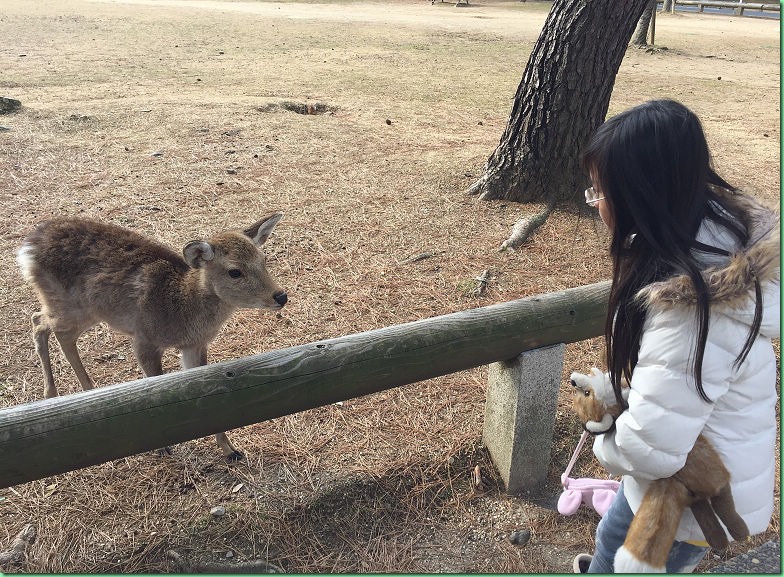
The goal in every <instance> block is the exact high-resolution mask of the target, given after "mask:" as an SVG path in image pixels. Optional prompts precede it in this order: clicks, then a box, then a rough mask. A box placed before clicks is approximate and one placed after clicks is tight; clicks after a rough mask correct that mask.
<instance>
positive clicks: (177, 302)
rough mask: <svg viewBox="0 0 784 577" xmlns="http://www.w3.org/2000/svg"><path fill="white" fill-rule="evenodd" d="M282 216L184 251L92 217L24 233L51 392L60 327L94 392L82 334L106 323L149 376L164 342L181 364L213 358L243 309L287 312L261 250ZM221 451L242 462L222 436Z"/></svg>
mask: <svg viewBox="0 0 784 577" xmlns="http://www.w3.org/2000/svg"><path fill="white" fill-rule="evenodd" d="M282 217H283V213H280V212H278V213H275V214H273V215H271V216H268V217H267V218H265V219H262V220H260V221H258V222H257V223H255V224H254V225H252V226H250V227H249V228H247V229H246V230H244V231H239V230H236V231H235V230H232V231H227V232H223V233H220V234H217V235H215V236H213V237H212V238H210V239H209V240H194V241H191V242H189V243H187V244H186V245H185V247H184V248H183V251H182V252H183V256H184V259H183V257H181V256H179V255H178V254H177V253H175V252H174V251H172V250H171V249H169V248H168V247H166V246H164V245H162V244H159V243H158V242H156V241H154V240H152V239H150V238H147V237H145V236H142V235H141V234H138V233H136V232H133V231H131V230H128V229H125V228H122V227H119V226H116V225H113V224H107V223H103V222H99V221H95V220H87V219H80V218H71V217H63V218H55V219H52V220H49V221H47V222H44V223H42V224H40V225H39V226H38V227H37V228H36V229H35V230H33V231H32V232H31V233H30V234H29V235H28V236H27V238H26V239H25V240H24V242H23V244H22V246H21V248H20V249H19V251H18V253H17V261H18V263H19V266H20V267H21V269H22V273H23V274H24V276H25V278H26V279H27V280H28V281H29V282H30V283H31V284H32V285H33V287H34V288H35V290H36V292H37V293H38V299H39V300H40V301H41V305H42V307H41V311H40V312H37V313H35V314H34V315H33V317H32V323H33V340H34V342H35V350H36V352H37V353H38V356H39V357H40V358H41V366H42V368H43V372H44V396H45V397H46V398H49V397H55V396H57V389H56V387H55V384H54V376H53V375H52V365H51V362H50V360H49V335H50V334H51V333H54V335H55V337H56V339H57V342H58V343H59V344H60V348H61V349H62V350H63V354H64V355H65V358H66V359H67V360H68V362H69V363H70V365H71V366H72V367H73V369H74V371H75V372H76V376H77V378H78V379H79V383H81V385H82V388H83V389H85V390H87V389H92V388H93V381H92V379H90V377H89V376H88V374H87V372H86V371H85V369H84V365H82V361H81V359H80V358H79V353H78V351H77V348H76V340H77V339H78V338H79V335H81V334H82V333H83V332H84V331H86V330H87V329H89V328H90V327H93V326H95V325H96V324H98V323H99V322H102V321H103V322H106V323H107V324H108V325H109V326H110V327H112V328H113V329H115V330H117V331H120V332H123V333H126V334H129V335H130V336H131V337H132V338H133V351H134V354H135V355H136V359H137V360H138V361H139V365H140V366H141V368H142V370H143V371H144V374H145V375H146V376H148V377H151V376H155V375H160V374H161V373H162V372H163V369H162V365H161V357H162V355H163V351H164V349H167V348H170V347H174V348H178V349H180V351H181V353H182V360H181V364H182V368H184V369H189V368H191V367H196V366H199V365H204V364H207V347H208V346H209V344H210V343H211V342H212V340H213V339H214V338H215V336H216V335H217V334H218V331H219V330H220V328H221V326H222V325H223V323H224V322H225V321H226V320H227V319H228V318H229V316H230V315H231V314H232V313H233V312H234V310H235V309H237V308H269V309H280V308H281V307H283V305H285V304H286V301H287V300H288V297H287V295H286V293H285V291H283V289H282V288H281V287H280V286H279V285H278V284H277V283H276V282H275V281H274V280H273V278H272V277H271V276H270V274H269V272H267V267H266V259H265V256H264V252H263V251H262V250H261V248H260V247H261V245H263V244H264V243H265V242H266V241H267V239H268V238H269V236H270V234H271V233H272V231H273V229H274V228H275V226H276V225H277V224H278V221H280V219H281V218H282ZM215 440H216V441H217V442H218V445H219V446H220V448H221V449H222V451H223V454H224V455H225V456H226V457H227V458H229V459H232V460H236V459H241V458H242V453H240V452H239V451H237V450H236V449H235V448H234V447H233V446H232V444H231V442H230V441H229V439H228V437H227V436H226V434H225V433H219V434H217V435H215Z"/></svg>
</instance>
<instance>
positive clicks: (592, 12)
mask: <svg viewBox="0 0 784 577" xmlns="http://www.w3.org/2000/svg"><path fill="white" fill-rule="evenodd" d="M648 2H649V0H629V1H627V2H617V1H616V0H588V1H586V0H555V1H554V2H553V5H552V8H551V9H550V13H549V15H548V16H547V20H546V22H545V24H544V28H543V29H542V33H541V34H540V35H539V39H538V40H537V42H536V45H535V46H534V49H533V51H532V52H531V56H530V58H529V60H528V64H527V65H526V67H525V71H524V72H523V78H522V80H521V81H520V85H519V86H518V88H517V93H516V95H515V99H514V104H513V106H512V112H511V114H510V117H509V122H508V124H507V127H506V130H505V131H504V134H503V136H502V137H501V142H500V143H499V145H498V147H497V148H496V150H495V152H493V154H492V155H491V156H490V158H489V159H488V160H487V163H486V165H485V173H484V175H483V176H482V177H481V178H480V179H479V180H478V181H477V182H475V183H474V184H473V185H472V186H471V188H470V189H469V190H468V192H469V193H470V194H478V195H480V198H482V199H485V200H493V199H505V200H510V201H516V202H543V203H546V204H547V205H548V206H551V205H552V204H554V203H556V202H562V201H567V202H569V201H571V202H575V201H577V200H582V190H581V189H582V187H583V186H584V185H585V183H586V179H585V176H584V175H583V171H582V169H581V167H580V153H581V150H582V148H583V146H584V145H585V143H586V142H587V140H588V138H589V137H590V135H591V134H592V133H593V131H594V130H595V129H596V128H597V127H598V126H599V124H600V123H601V122H602V121H603V120H604V117H605V115H606V114H607V109H608V107H609V102H610V95H611V94H612V89H613V85H614V83H615V75H616V74H617V73H618V68H619V67H620V65H621V61H622V60H623V56H624V54H625V52H626V48H627V46H628V43H629V39H630V38H631V35H632V32H633V31H634V26H635V24H636V23H637V21H638V20H639V18H640V15H641V14H642V11H643V9H644V8H645V7H646V6H647V5H648Z"/></svg>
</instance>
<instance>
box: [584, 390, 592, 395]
mask: <svg viewBox="0 0 784 577" xmlns="http://www.w3.org/2000/svg"><path fill="white" fill-rule="evenodd" d="M583 395H585V396H586V397H590V396H591V391H587V390H586V391H583Z"/></svg>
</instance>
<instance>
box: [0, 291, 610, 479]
mask: <svg viewBox="0 0 784 577" xmlns="http://www.w3.org/2000/svg"><path fill="white" fill-rule="evenodd" d="M608 294H609V283H607V282H602V283H597V284H593V285H588V286H583V287H577V288H573V289H568V290H564V291H558V292H553V293H547V294H543V295H538V296H533V297H529V298H525V299H520V300H516V301H512V302H507V303H501V304H496V305H491V306H487V307H482V308H477V309H472V310H467V311H463V312H458V313H452V314H448V315H443V316H439V317H434V318H430V319H424V320H420V321H415V322H411V323H406V324H401V325H395V326H391V327H386V328H382V329H377V330H372V331H367V332H364V333H358V334H353V335H349V336H345V337H339V338H334V339H329V340H323V341H319V342H314V343H308V344H305V345H300V346H296V347H291V348H287V349H281V350H275V351H270V352H266V353H262V354H258V355H253V356H250V357H244V358H241V359H236V360H231V361H224V362H220V363H214V364H210V365H206V366H203V367H197V368H194V369H190V370H188V371H178V372H174V373H169V374H166V375H161V376H158V377H152V378H148V379H141V380H138V381H132V382H127V383H120V384H116V385H111V386H105V387H102V388H97V389H93V390H89V391H83V392H79V393H74V394H71V395H67V396H62V397H55V398H51V399H43V400H40V401H35V402H32V403H26V404H24V405H18V406H15V407H10V408H6V409H2V410H0V487H8V486H11V485H16V484H19V483H25V482H27V481H32V480H35V479H40V478H44V477H48V476H50V475H55V474H58V473H63V472H66V471H71V470H75V469H79V468H82V467H87V466H90V465H95V464H98V463H103V462H106V461H110V460H113V459H117V458H121V457H125V456H128V455H133V454H136V453H141V452H144V451H150V450H154V449H156V448H159V447H163V446H167V445H172V444H175V443H180V442H183V441H187V440H190V439H195V438H199V437H203V436H206V435H210V434H214V433H219V432H221V431H225V430H228V429H232V428H237V427H242V426H245V425H249V424H251V423H258V422H261V421H265V420H267V419H272V418H275V417H280V416H283V415H288V414H292V413H296V412H299V411H303V410H306V409H311V408H314V407H319V406H323V405H327V404H330V403H334V402H337V401H342V400H346V399H350V398H354V397H359V396H362V395H367V394H369V393H374V392H378V391H382V390H385V389H390V388H393V387H397V386H401V385H405V384H409V383H414V382H417V381H422V380H425V379H429V378H432V377H438V376H441V375H446V374H450V373H454V372H458V371H462V370H465V369H469V368H473V367H477V366H480V365H485V364H488V363H492V362H496V361H502V360H507V359H511V358H513V357H516V356H517V355H519V354H520V353H521V352H523V351H526V350H530V349H535V348H539V347H544V346H548V345H552V344H557V343H571V342H576V341H580V340H584V339H588V338H592V337H595V336H598V335H599V334H601V332H602V330H603V326H604V319H605V315H606V311H607V298H608Z"/></svg>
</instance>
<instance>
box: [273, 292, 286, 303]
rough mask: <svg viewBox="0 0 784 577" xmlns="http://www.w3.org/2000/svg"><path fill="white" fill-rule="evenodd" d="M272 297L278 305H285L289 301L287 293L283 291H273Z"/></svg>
mask: <svg viewBox="0 0 784 577" xmlns="http://www.w3.org/2000/svg"><path fill="white" fill-rule="evenodd" d="M272 298H274V299H275V302H276V303H278V304H279V305H280V306H283V305H285V304H286V303H287V302H288V301H289V295H287V294H286V292H285V291H281V292H279V293H275V294H274V295H272Z"/></svg>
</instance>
